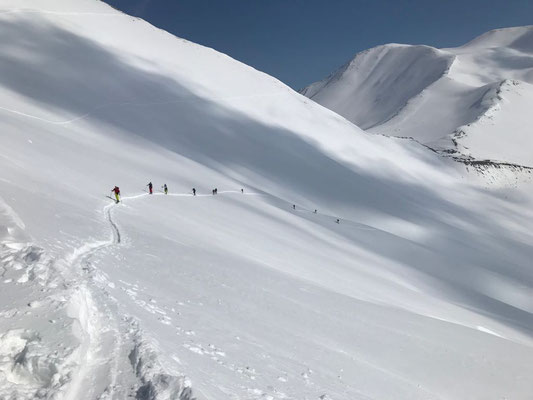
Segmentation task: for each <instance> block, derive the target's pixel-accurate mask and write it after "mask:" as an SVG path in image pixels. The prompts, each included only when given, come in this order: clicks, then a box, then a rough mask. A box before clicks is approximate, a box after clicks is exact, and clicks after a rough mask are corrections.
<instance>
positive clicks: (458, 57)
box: [302, 26, 533, 166]
mask: <svg viewBox="0 0 533 400" xmlns="http://www.w3.org/2000/svg"><path fill="white" fill-rule="evenodd" d="M531 84H533V27H532V26H525V27H516V28H506V29H499V30H494V31H491V32H487V33H486V34H484V35H481V36H480V37H478V38H476V39H474V40H473V41H471V42H469V43H467V44H466V45H464V46H461V47H457V48H448V49H435V48H432V47H429V46H411V45H398V44H388V45H383V46H378V47H376V48H373V49H370V50H367V51H364V52H362V53H359V54H357V55H356V57H355V58H354V59H353V60H352V61H351V62H349V63H348V64H346V65H345V66H344V67H342V68H341V69H339V70H338V71H337V72H335V73H334V74H332V75H331V76H330V77H328V78H326V79H325V80H323V81H321V82H317V83H314V84H312V85H310V86H308V87H307V88H305V89H303V90H302V94H304V95H305V96H307V97H309V98H311V99H313V100H314V101H316V102H318V103H320V104H322V105H324V106H325V107H327V108H329V109H331V110H334V111H336V112H338V113H339V114H340V115H342V116H344V117H346V118H347V119H349V120H350V121H352V122H354V123H355V124H357V125H359V126H361V127H362V128H364V129H368V130H369V131H370V132H373V133H377V134H385V135H389V136H400V137H405V136H407V137H412V138H414V139H415V140H417V141H419V142H421V143H424V144H426V145H428V146H430V147H432V148H434V149H437V150H454V151H456V152H458V153H459V154H458V155H460V156H463V157H465V156H466V157H472V158H474V159H485V158H489V159H492V160H494V161H499V162H507V163H516V164H521V165H526V166H533V158H532V156H531V152H529V154H526V151H524V148H525V147H527V146H524V143H530V142H531V140H532V139H531V130H530V129H529V127H530V126H531V124H532V123H533V122H532V121H531V116H530V115H529V113H524V112H523V110H529V109H531V107H533V103H532V102H531V96H532V92H531V89H532V87H531ZM502 88H503V89H502ZM509 102H511V103H512V106H510V107H508V106H506V104H508V103H509ZM487 120H490V123H489V124H487ZM487 125H490V128H489V129H486V128H487ZM465 126H467V127H469V129H464V127H465ZM471 130H472V131H474V132H470V131H471ZM471 136H472V137H471ZM502 149H505V150H504V151H501V150H502Z"/></svg>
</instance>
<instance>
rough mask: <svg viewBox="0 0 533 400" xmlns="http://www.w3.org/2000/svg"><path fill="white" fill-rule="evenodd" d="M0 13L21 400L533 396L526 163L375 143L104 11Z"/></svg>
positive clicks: (33, 4) (5, 316)
mask: <svg viewBox="0 0 533 400" xmlns="http://www.w3.org/2000/svg"><path fill="white" fill-rule="evenodd" d="M0 22H1V23H0V181H1V183H2V186H1V190H0V266H1V269H0V275H1V279H0V399H10V400H11V399H17V400H19V399H36V398H41V399H58V400H59V399H68V400H71V399H72V400H74V399H75V400H95V399H99V400H110V399H113V400H118V399H127V398H136V399H141V400H160V399H167V400H168V399H181V400H184V399H192V398H196V399H198V400H206V399H208V400H213V399H216V400H220V399H248V400H252V399H253V400H259V399H262V400H264V399H271V400H280V399H293V400H296V399H298V400H301V399H315V400H317V399H322V400H325V399H333V400H339V399H349V400H353V399H369V398H370V399H437V398H443V399H444V398H454V399H457V398H469V399H475V398H479V399H487V398H502V397H506V398H511V399H527V398H528V396H530V394H531V393H532V392H533V382H532V381H531V379H530V377H531V375H532V374H533V364H532V363H531V360H532V359H533V339H532V332H533V318H532V317H531V315H532V312H533V301H532V298H533V297H532V296H531V294H532V287H533V271H532V270H531V259H532V256H533V247H532V245H533V234H532V232H533V229H532V228H533V222H531V221H533V218H532V217H533V211H532V210H533V207H532V206H533V185H532V184H531V181H530V176H529V174H528V172H527V171H523V172H521V173H518V172H517V171H516V170H515V169H505V168H501V169H498V170H493V169H486V170H481V169H480V168H474V167H467V166H465V165H463V164H459V163H455V162H454V161H453V160H452V159H446V158H442V157H440V156H439V155H438V154H436V153H434V152H432V151H430V150H428V149H427V148H426V147H424V146H422V145H420V144H418V143H416V142H414V141H406V140H401V139H396V138H389V137H385V136H379V135H370V134H367V133H365V132H363V131H362V130H361V129H359V128H358V127H356V126H355V125H353V124H352V123H350V122H349V121H347V120H346V119H344V118H342V117H341V116H339V115H338V114H335V113H333V112H332V111H330V110H327V109H325V108H324V107H322V106H320V105H318V104H316V103H314V102H312V101H309V100H308V99H307V98H305V97H304V96H301V95H299V94H298V93H296V92H294V91H292V90H291V89H290V88H288V87H287V86H285V85H284V84H282V83H281V82H279V81H277V80H276V79H274V78H272V77H270V76H268V75H266V74H263V73H261V72H259V71H256V70H254V69H253V68H250V67H248V66H246V65H243V64H242V63H239V62H237V61H235V60H233V59H231V58H230V57H228V56H226V55H224V54H220V53H218V52H216V51H214V50H212V49H209V48H205V47H202V46H199V45H196V44H194V43H190V42H188V41H185V40H182V39H179V38H176V37H174V36H172V35H170V34H168V33H167V32H164V31H161V30H159V29H157V28H155V27H153V26H151V25H150V24H148V23H146V22H144V21H142V20H139V19H137V18H133V17H130V16H128V15H125V14H122V13H120V12H118V11H116V10H114V9H112V8H110V7H109V6H107V5H106V4H104V3H102V2H99V1H95V0H55V1H53V2H51V1H43V0H2V1H0ZM424 51H426V50H424ZM434 57H435V58H436V59H437V58H439V56H438V54H436V55H435V56H434ZM435 62H436V64H439V63H440V62H439V61H435ZM428 79H430V76H429V75H428ZM391 109H392V108H391ZM376 118H378V117H377V116H376ZM480 171H481V172H482V173H480ZM148 182H153V183H154V187H155V189H156V190H155V193H154V194H153V195H149V194H148V193H147V188H146V185H147V184H148ZM163 184H167V185H168V187H169V194H168V195H165V194H163V193H162V192H161V189H160V188H161V186H162V185H163ZM114 185H118V186H120V189H121V193H122V201H121V202H120V203H118V204H115V203H114V202H113V200H112V195H111V192H110V190H111V189H112V188H113V187H114ZM193 187H194V188H195V189H196V190H197V195H196V196H193V195H192V193H191V190H192V188H193ZM214 188H218V194H217V195H213V194H212V189H214ZM241 189H243V191H242V192H241ZM107 196H109V198H108V197H107ZM315 210H316V213H315Z"/></svg>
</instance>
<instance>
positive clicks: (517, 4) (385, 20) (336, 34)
mask: <svg viewBox="0 0 533 400" xmlns="http://www.w3.org/2000/svg"><path fill="white" fill-rule="evenodd" d="M105 1H106V2H107V3H108V4H111V5H112V6H114V7H116V8H118V9H120V10H122V11H124V12H126V13H128V14H132V15H135V16H138V17H141V18H143V19H145V20H147V21H149V22H150V23H152V24H154V25H156V26H158V27H160V28H163V29H165V30H167V31H169V32H171V33H173V34H175V35H177V36H179V37H182V38H185V39H188V40H190V41H193V42H196V43H200V44H203V45H206V46H209V47H213V48H215V49H216V50H219V51H221V52H223V53H226V54H228V55H230V56H232V57H233V58H236V59H238V60H240V61H242V62H244V63H246V64H249V65H251V66H253V67H255V68H257V69H259V70H261V71H264V72H266V73H268V74H270V75H273V76H275V77H276V78H278V79H280V80H282V81H283V82H285V83H286V84H288V85H290V86H292V87H293V88H295V89H298V88H301V87H304V86H306V85H307V84H309V83H312V82H314V81H317V80H320V79H322V78H324V77H326V76H327V75H329V73H331V72H333V70H335V69H336V68H338V67H340V66H341V65H342V64H344V63H345V62H347V61H348V60H350V59H351V58H352V57H353V56H354V55H355V54H356V53H357V52H359V51H362V50H365V49H368V48H370V47H373V46H376V45H379V44H384V43H390V42H396V43H411V44H427V45H431V46H436V47H453V46H459V45H461V44H464V43H465V42H467V41H469V40H470V39H473V38H474V37H475V36H477V35H479V34H481V33H483V32H485V31H488V30H490V29H494V28H502V27H508V26H518V25H530V24H533V0H105Z"/></svg>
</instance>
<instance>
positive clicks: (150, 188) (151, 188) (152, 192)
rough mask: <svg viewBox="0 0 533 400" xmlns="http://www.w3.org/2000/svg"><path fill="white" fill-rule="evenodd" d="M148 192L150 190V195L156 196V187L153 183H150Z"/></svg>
mask: <svg viewBox="0 0 533 400" xmlns="http://www.w3.org/2000/svg"><path fill="white" fill-rule="evenodd" d="M146 186H148V190H150V194H154V185H152V182H149V183H148V185H146Z"/></svg>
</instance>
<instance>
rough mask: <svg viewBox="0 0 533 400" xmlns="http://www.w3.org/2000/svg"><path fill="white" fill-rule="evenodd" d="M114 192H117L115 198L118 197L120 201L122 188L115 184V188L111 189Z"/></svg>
mask: <svg viewBox="0 0 533 400" xmlns="http://www.w3.org/2000/svg"><path fill="white" fill-rule="evenodd" d="M111 191H112V192H114V193H115V199H117V203H118V202H119V201H120V189H119V188H118V186H115V187H114V188H113V189H111Z"/></svg>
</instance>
